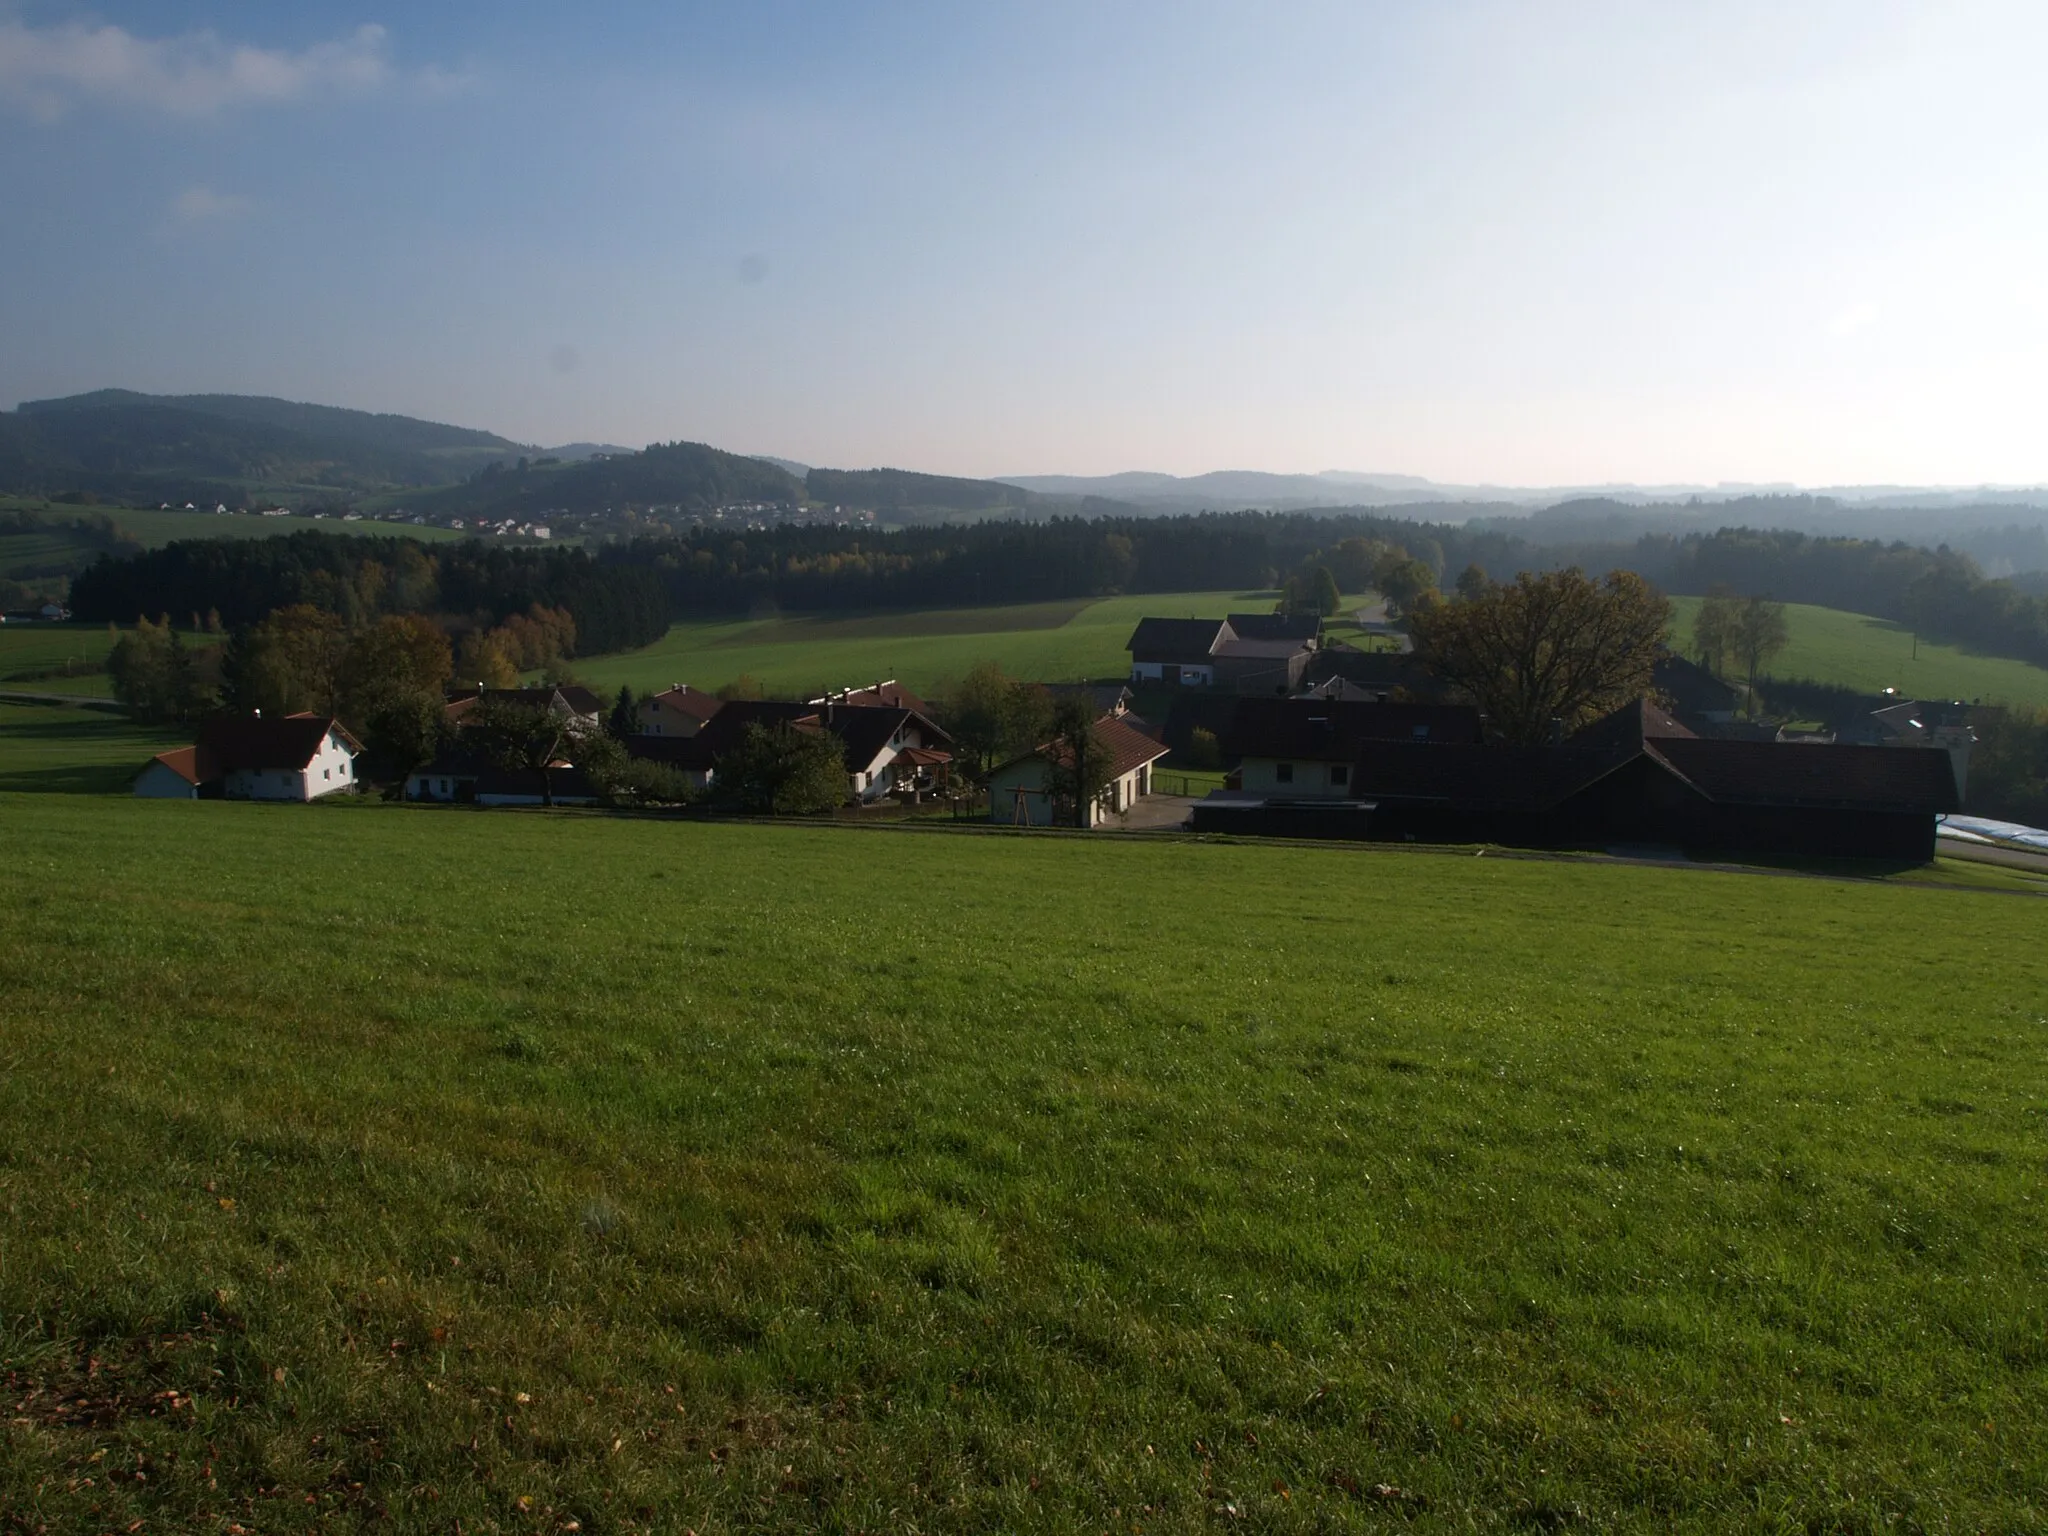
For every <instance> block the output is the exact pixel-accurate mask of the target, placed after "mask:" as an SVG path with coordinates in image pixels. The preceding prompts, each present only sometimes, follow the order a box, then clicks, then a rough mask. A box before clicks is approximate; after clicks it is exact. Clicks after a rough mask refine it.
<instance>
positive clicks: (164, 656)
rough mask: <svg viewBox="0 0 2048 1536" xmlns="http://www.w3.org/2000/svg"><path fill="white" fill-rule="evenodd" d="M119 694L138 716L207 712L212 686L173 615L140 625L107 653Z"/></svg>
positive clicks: (166, 716)
mask: <svg viewBox="0 0 2048 1536" xmlns="http://www.w3.org/2000/svg"><path fill="white" fill-rule="evenodd" d="M107 671H108V672H109V673H110V674H111V675H112V677H113V682H114V697H115V698H117V699H119V700H120V701H121V702H122V703H123V704H125V705H127V706H128V711H129V713H130V714H132V715H134V716H135V717H136V718H137V719H138V720H151V721H158V722H163V721H171V720H188V719H191V718H193V717H194V716H197V715H199V714H202V713H204V712H205V709H206V706H207V701H208V689H207V688H206V686H205V684H204V683H203V682H202V680H201V679H200V676H199V668H198V665H197V663H196V661H195V659H194V658H193V655H192V653H191V652H190V651H188V650H187V649H186V648H185V641H184V637H183V636H181V635H180V634H179V633H178V632H177V631H176V630H174V629H172V628H171V621H170V619H169V617H168V616H166V617H163V618H159V619H158V620H157V622H156V623H154V624H152V623H150V621H149V620H148V619H138V620H137V621H136V624H135V628H134V629H132V630H130V631H129V632H128V633H127V634H125V635H123V636H122V637H121V638H120V639H119V640H117V641H115V642H114V648H113V650H112V651H111V652H110V653H109V654H108V656H107Z"/></svg>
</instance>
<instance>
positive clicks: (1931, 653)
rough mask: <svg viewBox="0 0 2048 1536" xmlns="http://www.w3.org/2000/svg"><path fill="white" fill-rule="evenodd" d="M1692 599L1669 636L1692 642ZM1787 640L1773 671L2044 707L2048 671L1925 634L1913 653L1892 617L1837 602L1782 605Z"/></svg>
mask: <svg viewBox="0 0 2048 1536" xmlns="http://www.w3.org/2000/svg"><path fill="white" fill-rule="evenodd" d="M1699 605H1700V600H1699V599H1698V598H1696V597H1674V598H1673V599H1671V611H1672V639H1673V643H1674V644H1675V645H1677V646H1678V648H1679V649H1681V650H1684V649H1687V648H1688V647H1689V646H1690V643H1691V637H1692V624H1693V616H1694V615H1695V614H1696V613H1697V612H1698V611H1699ZM1785 619H1786V624H1787V627H1788V628H1789V629H1790V630H1791V632H1792V642H1791V644H1790V645H1788V646H1787V647H1786V648H1785V650H1784V651H1783V652H1782V653H1781V654H1780V655H1779V656H1778V657H1776V658H1775V659H1774V660H1773V661H1772V662H1771V665H1770V671H1771V673H1772V674H1774V675H1775V676H1778V677H1796V678H1806V679H1809V680H1811V681H1813V682H1819V683H1838V684H1841V685H1842V686H1844V687H1849V688H1861V689H1865V690H1867V691H1868V692H1871V693H1877V692H1881V691H1882V690H1883V689H1886V688H1896V689H1898V690H1899V692H1900V693H1902V694H1904V695H1906V696H1907V697H1909V698H1921V699H1968V700H1982V701H1984V702H1986V703H1999V704H2034V705H2048V669H2044V668H2041V667H2036V666H2030V665H2029V664H2028V663H2026V662H2024V661H2013V660H2011V659H2009V658H2007V657H2003V656H1978V655H1973V654H1972V653H1970V652H1968V651H1964V650H1961V649H1959V648H1957V647H1956V646H1952V645H1936V644H1934V643H1933V642H1931V641H1929V640H1926V639H1922V640H1921V641H1920V643H1919V657H1918V659H1917V660H1916V659H1915V658H1914V654H1913V652H1914V645H1913V634H1912V631H1911V630H1909V629H1907V628H1906V627H1905V626H1903V625H1899V624H1894V623H1892V622H1891V621H1890V620H1889V619H1874V618H1871V617H1870V616H1868V615H1867V614H1861V613H1844V612H1843V611H1842V610H1841V609H1839V608H1815V607H1812V606H1810V605H1808V604H1804V603H1787V604H1786V605H1785Z"/></svg>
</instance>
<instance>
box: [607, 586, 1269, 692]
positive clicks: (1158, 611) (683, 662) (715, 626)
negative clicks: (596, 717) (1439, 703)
mask: <svg viewBox="0 0 2048 1536" xmlns="http://www.w3.org/2000/svg"><path fill="white" fill-rule="evenodd" d="M1276 597H1277V594H1276V593H1272V592H1172V593H1155V594H1152V595H1150V596H1140V597H1112V598H1105V599H1102V600H1100V601H1096V602H1085V601H1077V602H1059V603H1025V604H1015V605H1011V606H1007V607H994V608H965V609H937V610H930V609H926V610H904V611H901V612H894V613H864V614H858V615H850V616H843V617H842V616H833V615H819V616H806V617H779V618H769V619H750V620H740V621H723V622H691V623H683V624H677V625H675V626H673V627H672V628H671V629H670V630H669V632H668V634H667V635H666V636H664V637H663V638H662V639H660V640H657V641H656V642H655V643H654V644H653V645H650V646H646V647H643V648H642V649H640V650H637V651H624V652H620V653H618V654H616V655H611V656H599V657H593V658H589V659H578V660H577V662H576V663H575V667H576V672H577V675H578V676H579V677H581V678H583V679H584V680H585V681H586V682H588V683H590V684H591V685H592V686H593V687H597V688H601V689H605V690H612V689H616V688H617V687H618V686H619V685H620V684H621V683H624V684H627V685H629V686H631V688H632V689H633V691H634V692H635V693H642V692H648V691H651V690H655V689H661V688H666V687H668V686H669V685H670V684H672V683H688V684H690V685H691V686H692V687H695V688H706V689H715V688H719V687H722V686H723V685H725V684H726V683H730V682H734V681H736V680H738V679H739V678H740V677H742V676H746V677H752V678H754V679H756V680H757V681H758V682H760V683H761V684H762V686H764V687H766V688H768V689H770V690H771V691H776V692H784V693H795V694H803V695H806V696H809V695H811V694H813V693H816V692H821V691H823V690H824V689H827V688H845V687H859V686H860V685H862V684H864V683H870V682H874V681H875V680H876V679H878V678H887V677H893V678H896V679H898V680H899V681H901V682H902V683H903V684H904V685H905V686H907V687H910V688H914V689H918V690H921V691H922V690H937V689H939V688H940V687H941V686H942V685H944V684H945V683H947V682H950V681H954V680H956V679H958V678H960V677H961V676H962V675H964V674H965V673H966V671H967V669H968V668H969V667H971V666H973V665H974V664H975V663H976V662H977V661H996V662H1000V663H1001V664H1002V666H1003V667H1004V668H1005V669H1006V670H1007V671H1008V672H1010V673H1011V675H1013V676H1016V677H1025V678H1030V679H1032V680H1034V681H1037V682H1073V681H1080V680H1084V679H1088V678H1100V677H1122V676H1124V675H1126V674H1127V673H1128V672H1129V671H1130V669H1131V657H1130V652H1129V651H1127V650H1125V649H1124V647H1125V644H1126V643H1127V642H1128V641H1129V640H1130V638H1131V631H1132V630H1133V629H1135V628H1137V625H1138V620H1140V619H1142V618H1145V617H1147V616H1148V615H1151V616H1157V617H1161V618H1219V619H1220V618H1222V617H1223V615H1224V614H1225V613H1228V612H1233V611H1235V612H1239V613H1242V612H1253V613H1270V612H1271V611H1272V608H1273V603H1274V601H1275V598H1276Z"/></svg>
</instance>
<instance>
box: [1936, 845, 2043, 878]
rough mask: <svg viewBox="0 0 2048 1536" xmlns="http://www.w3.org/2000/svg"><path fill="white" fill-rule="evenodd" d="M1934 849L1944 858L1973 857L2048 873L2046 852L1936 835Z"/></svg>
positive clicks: (1991, 862) (2015, 867)
mask: <svg viewBox="0 0 2048 1536" xmlns="http://www.w3.org/2000/svg"><path fill="white" fill-rule="evenodd" d="M1934 851H1935V852H1936V853H1938V854H1940V855H1942V857H1944V858H1949V859H1973V860H1975V861H1976V862H1977V863H1979V864H2003V865H2005V866H2006V868H2008V869H2026V870H2033V871H2035V872H2037V873H2040V874H2044V875H2048V853H2030V852H2028V851H2027V850H2026V849H2024V848H2000V847H1997V846H1996V845H1994V844H1991V843H1970V842H1965V841H1964V840H1963V839H1962V838H1960V837H1937V838H1936V839H1935V840H1934Z"/></svg>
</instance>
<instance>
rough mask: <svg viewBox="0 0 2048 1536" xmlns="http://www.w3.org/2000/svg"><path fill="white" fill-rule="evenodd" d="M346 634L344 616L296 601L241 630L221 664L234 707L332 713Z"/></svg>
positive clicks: (282, 713) (273, 710)
mask: <svg viewBox="0 0 2048 1536" xmlns="http://www.w3.org/2000/svg"><path fill="white" fill-rule="evenodd" d="M347 642H348V632H347V630H346V628H345V627H344V626H343V624H342V622H341V620H340V619H338V618H337V617H335V616H334V615H333V614H331V613H327V612H324V611H322V610H321V609H319V608H315V607H313V606H312V605H311V604H310V603H294V604H293V605H291V606H290V607H288V608H280V609H278V610H277V611H276V612H275V613H272V614H271V615H270V616H269V617H268V618H266V619H264V620H263V621H262V622H261V623H260V624H254V625H251V626H249V627H248V628H246V629H243V630H241V631H239V632H238V633H237V634H236V635H235V637H234V638H233V640H231V641H230V642H229V644H228V653H227V659H226V662H225V663H224V666H223V671H224V673H225V676H226V681H227V685H228V694H229V697H230V699H231V700H232V702H233V703H234V705H235V707H236V708H238V709H243V710H252V709H263V710H269V711H270V712H271V713H273V714H280V715H290V714H296V713H298V712H300V711H302V710H311V711H313V712H314V713H316V714H332V713H333V712H334V706H335V697H336V693H337V691H338V686H339V679H340V673H341V664H342V658H343V654H344V652H345V650H346V647H347Z"/></svg>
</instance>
